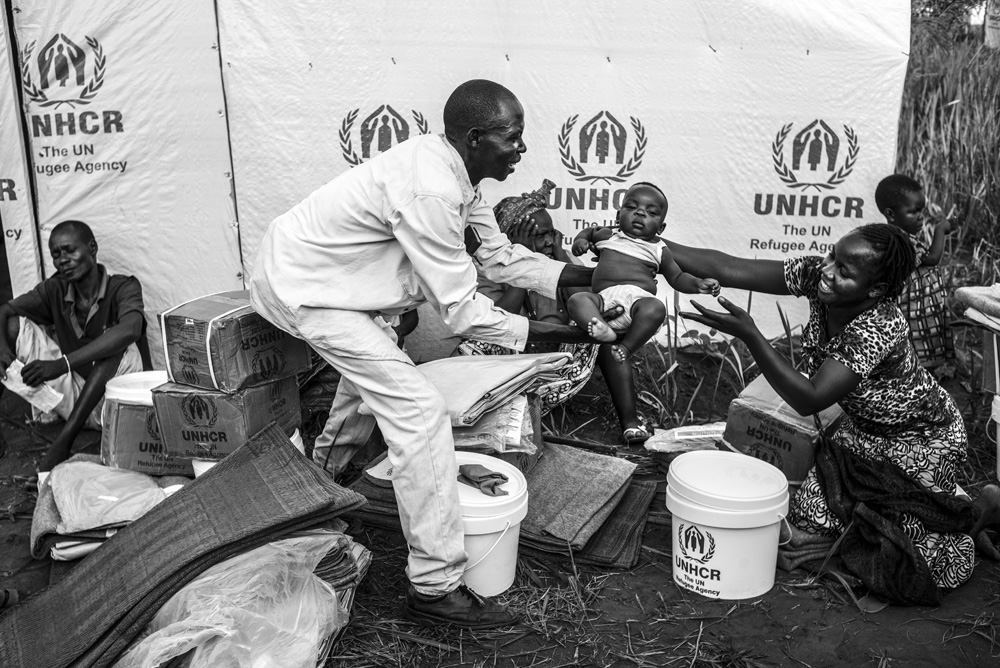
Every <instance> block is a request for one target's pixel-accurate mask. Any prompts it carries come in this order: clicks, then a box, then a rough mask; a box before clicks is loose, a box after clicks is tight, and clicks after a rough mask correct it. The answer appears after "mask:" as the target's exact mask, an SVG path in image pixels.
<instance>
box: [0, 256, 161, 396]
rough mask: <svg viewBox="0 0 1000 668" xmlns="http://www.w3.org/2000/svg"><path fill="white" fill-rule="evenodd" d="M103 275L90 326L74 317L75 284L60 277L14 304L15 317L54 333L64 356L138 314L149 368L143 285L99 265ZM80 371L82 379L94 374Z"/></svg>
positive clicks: (144, 365) (11, 304)
mask: <svg viewBox="0 0 1000 668" xmlns="http://www.w3.org/2000/svg"><path fill="white" fill-rule="evenodd" d="M97 270H98V272H100V276H101V287H100V290H99V292H98V295H97V301H96V302H94V305H93V306H92V307H91V309H90V314H89V315H88V317H87V323H86V325H85V326H84V327H83V328H81V327H80V324H79V322H78V321H77V319H76V316H75V315H74V304H75V302H76V289H75V286H74V285H73V284H72V283H69V282H68V281H65V280H62V279H61V278H58V277H56V276H53V277H51V278H47V279H45V280H44V281H42V282H41V283H39V284H38V285H36V286H35V287H34V289H32V290H31V291H30V292H26V293H25V294H23V295H21V296H20V297H15V298H14V299H12V300H11V301H10V308H11V310H13V311H14V313H15V314H17V315H19V316H23V317H25V318H28V319H29V320H31V321H32V322H34V323H36V324H38V325H40V326H42V327H46V328H51V329H52V330H53V336H54V338H55V340H56V342H57V343H58V344H59V349H60V350H61V351H62V352H63V354H64V355H65V354H69V353H71V352H73V351H74V350H79V349H80V348H82V347H83V346H85V345H87V344H88V343H90V342H91V341H93V340H94V339H96V338H97V337H99V336H100V335H101V334H103V333H104V332H105V331H106V330H107V329H108V328H110V327H114V326H115V325H117V324H118V323H119V322H120V321H121V318H122V316H123V315H125V314H126V313H131V312H132V311H138V312H139V315H140V316H143V326H142V330H143V333H142V335H141V336H140V337H139V341H138V342H137V345H138V346H139V352H140V354H141V355H142V360H143V367H148V360H149V349H148V345H147V342H146V336H145V331H146V321H145V316H144V313H143V308H144V307H143V303H142V286H141V285H140V284H139V279H137V278H136V277H134V276H119V275H114V276H110V275H108V272H107V270H106V269H105V268H104V265H103V264H99V265H97ZM77 371H78V372H79V373H80V374H81V375H82V376H87V375H88V374H89V372H90V368H89V366H88V367H87V368H80V369H77Z"/></svg>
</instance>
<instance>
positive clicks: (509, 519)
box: [455, 452, 528, 596]
mask: <svg viewBox="0 0 1000 668" xmlns="http://www.w3.org/2000/svg"><path fill="white" fill-rule="evenodd" d="M455 459H456V460H458V465H459V466H463V465H465V464H481V465H482V466H485V467H486V468H488V469H489V470H491V471H496V472H497V473H503V474H504V475H505V476H507V482H505V483H504V484H503V485H501V486H500V488H501V489H503V490H504V491H506V492H507V495H506V496H489V495H488V494H483V493H482V492H481V491H479V490H478V489H476V488H475V487H470V486H469V485H465V484H462V483H459V485H458V498H459V501H460V502H461V504H462V525H463V526H464V528H465V551H466V553H468V555H469V560H468V562H466V566H465V578H464V579H465V584H466V585H468V586H469V588H470V589H472V590H473V591H474V592H476V593H477V594H481V595H483V596H496V595H497V594H502V593H503V592H505V591H507V590H508V589H509V588H510V586H511V585H512V584H514V572H515V570H516V568H517V546H518V542H519V540H520V537H521V520H523V519H524V517H525V515H527V514H528V481H527V480H526V479H525V477H524V474H523V473H521V472H520V471H519V470H518V469H517V467H515V466H514V465H512V464H508V463H507V462H505V461H503V460H502V459H497V458H496V457H490V456H488V455H482V454H479V453H476V452H456V453H455Z"/></svg>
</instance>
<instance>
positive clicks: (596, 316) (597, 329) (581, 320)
mask: <svg viewBox="0 0 1000 668" xmlns="http://www.w3.org/2000/svg"><path fill="white" fill-rule="evenodd" d="M603 309H604V300H603V299H601V296H600V295H595V294H594V293H593V292H577V293H576V294H573V295H571V296H570V298H569V299H568V300H567V301H566V310H567V311H569V315H570V317H571V318H573V320H574V321H575V322H576V324H577V327H580V328H581V329H584V330H586V332H587V333H588V334H589V335H590V336H591V337H592V338H594V339H597V340H598V341H603V342H611V341H614V340H615V339H616V338H618V337H617V335H616V334H615V332H614V330H612V329H611V327H609V326H608V323H607V322H605V321H604V318H603V317H601V311H602V310H603Z"/></svg>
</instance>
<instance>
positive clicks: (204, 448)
mask: <svg viewBox="0 0 1000 668" xmlns="http://www.w3.org/2000/svg"><path fill="white" fill-rule="evenodd" d="M160 325H161V330H162V332H163V350H164V356H165V357H166V360H167V373H168V375H169V377H170V380H171V381H172V382H168V383H165V384H163V385H160V386H159V387H155V388H153V406H154V407H155V409H156V418H157V422H158V423H159V427H160V438H161V440H162V442H163V446H164V450H165V452H166V453H167V454H168V455H170V456H174V457H179V458H183V459H207V460H219V459H222V458H224V457H225V456H226V455H228V454H229V453H231V452H232V451H233V450H235V449H236V448H238V447H239V446H240V445H242V444H243V443H244V442H245V441H246V440H247V439H249V438H250V437H251V436H253V435H254V434H255V433H257V432H258V431H259V430H260V429H263V428H264V427H265V426H267V425H268V424H269V423H270V422H272V421H273V422H276V423H277V424H278V426H279V427H281V428H282V430H283V431H284V432H285V433H286V434H287V435H288V436H292V434H293V433H294V432H295V430H296V429H297V428H298V426H299V422H300V421H301V414H300V409H299V388H298V382H297V380H296V377H295V376H296V374H297V373H298V372H299V371H302V370H304V369H306V368H308V366H309V347H308V346H307V345H306V343H305V342H304V341H301V340H299V339H296V338H294V337H292V336H290V335H288V334H286V333H285V332H283V331H281V330H279V329H277V328H276V327H274V326H273V325H272V324H270V323H269V322H268V321H266V320H265V319H264V318H262V317H261V316H260V315H258V314H257V313H256V312H255V311H254V310H253V307H252V306H251V305H250V294H249V292H247V291H245V290H244V291H237V292H223V293H219V294H215V295H208V296H206V297H202V298H200V299H196V300H193V301H190V302H185V303H184V304H181V305H180V306H177V307H175V308H172V309H170V310H168V311H166V312H164V313H163V314H162V315H161V316H160Z"/></svg>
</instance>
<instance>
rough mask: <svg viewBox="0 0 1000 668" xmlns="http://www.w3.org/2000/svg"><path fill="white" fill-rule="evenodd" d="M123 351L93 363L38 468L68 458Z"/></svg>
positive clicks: (49, 466) (44, 467)
mask: <svg viewBox="0 0 1000 668" xmlns="http://www.w3.org/2000/svg"><path fill="white" fill-rule="evenodd" d="M123 354H124V352H122V353H118V354H117V355H112V356H111V357H106V358H104V359H103V360H98V361H97V362H95V363H94V367H93V369H91V371H90V375H89V376H87V380H86V382H85V383H84V385H83V389H82V390H81V391H80V396H79V397H77V400H76V403H75V404H74V405H73V410H72V411H71V412H70V414H69V417H68V418H66V423H65V424H64V425H63V428H62V431H60V432H59V435H58V436H56V439H55V440H54V441H53V442H52V445H50V446H49V449H48V451H47V452H46V454H45V460H44V461H43V462H42V463H41V464H40V465H39V470H41V471H51V470H52V469H53V468H54V467H55V466H56V465H57V464H59V463H60V462H62V461H65V460H66V459H69V456H70V452H71V450H72V448H73V441H75V440H76V437H77V436H78V435H79V434H80V431H81V430H82V429H83V427H84V425H86V424H87V418H88V417H90V414H91V413H92V412H93V411H94V409H95V408H97V404H98V403H99V402H100V401H101V398H102V397H103V396H104V390H105V388H106V387H107V385H108V381H109V380H111V379H112V378H114V377H115V374H116V373H117V372H118V366H119V365H120V364H121V361H122V355H123Z"/></svg>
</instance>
